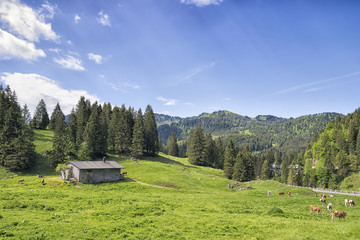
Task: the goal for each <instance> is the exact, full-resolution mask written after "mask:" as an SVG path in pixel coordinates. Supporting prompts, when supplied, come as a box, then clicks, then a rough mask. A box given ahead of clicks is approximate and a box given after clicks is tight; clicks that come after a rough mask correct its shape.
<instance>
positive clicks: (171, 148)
mask: <svg viewBox="0 0 360 240" xmlns="http://www.w3.org/2000/svg"><path fill="white" fill-rule="evenodd" d="M166 149H167V154H168V155H170V156H174V157H178V156H179V146H178V144H177V139H176V135H175V133H172V134H171V136H170V137H169V139H168V141H167V144H166Z"/></svg>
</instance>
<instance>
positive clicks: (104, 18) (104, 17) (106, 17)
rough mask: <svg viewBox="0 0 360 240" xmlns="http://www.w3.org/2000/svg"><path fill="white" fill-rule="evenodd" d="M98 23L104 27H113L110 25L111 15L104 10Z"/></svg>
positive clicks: (99, 15)
mask: <svg viewBox="0 0 360 240" xmlns="http://www.w3.org/2000/svg"><path fill="white" fill-rule="evenodd" d="M97 21H98V23H100V24H101V25H103V26H109V27H110V26H111V23H110V17H109V15H107V14H106V13H104V11H103V10H101V11H100V12H99V14H98V18H97Z"/></svg>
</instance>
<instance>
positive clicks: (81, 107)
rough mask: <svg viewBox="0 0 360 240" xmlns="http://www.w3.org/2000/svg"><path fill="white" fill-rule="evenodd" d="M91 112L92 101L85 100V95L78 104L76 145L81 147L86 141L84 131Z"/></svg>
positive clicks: (76, 112)
mask: <svg viewBox="0 0 360 240" xmlns="http://www.w3.org/2000/svg"><path fill="white" fill-rule="evenodd" d="M90 113H91V107H90V101H89V100H85V97H84V96H81V97H80V99H79V102H78V104H77V105H76V111H75V116H76V147H77V149H79V148H80V145H81V144H82V142H83V141H84V139H83V138H84V131H85V127H86V124H87V122H88V120H89V117H90Z"/></svg>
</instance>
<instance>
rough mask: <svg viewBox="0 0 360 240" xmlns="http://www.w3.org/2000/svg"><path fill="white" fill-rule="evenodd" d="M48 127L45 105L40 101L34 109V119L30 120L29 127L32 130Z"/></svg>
mask: <svg viewBox="0 0 360 240" xmlns="http://www.w3.org/2000/svg"><path fill="white" fill-rule="evenodd" d="M48 125H49V115H48V113H47V110H46V104H45V102H44V100H43V99H41V100H40V102H39V104H38V105H37V107H36V111H35V114H34V117H33V119H32V120H31V126H32V127H33V128H39V129H46V127H47V126H48Z"/></svg>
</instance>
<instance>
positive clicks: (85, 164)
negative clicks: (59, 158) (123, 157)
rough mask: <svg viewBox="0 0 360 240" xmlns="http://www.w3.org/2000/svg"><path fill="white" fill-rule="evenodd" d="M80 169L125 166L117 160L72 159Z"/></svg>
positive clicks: (72, 162)
mask: <svg viewBox="0 0 360 240" xmlns="http://www.w3.org/2000/svg"><path fill="white" fill-rule="evenodd" d="M69 163H70V164H72V165H74V166H75V167H77V168H78V169H114V168H115V169H116V168H118V169H120V168H125V167H124V166H122V165H121V164H119V163H117V162H115V161H105V162H104V161H70V162H69Z"/></svg>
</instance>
